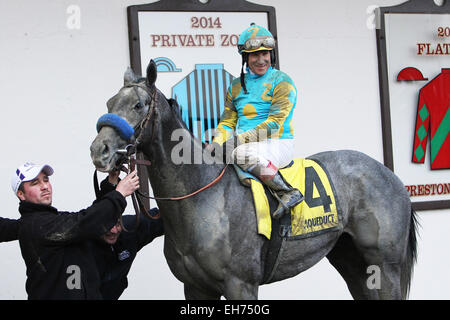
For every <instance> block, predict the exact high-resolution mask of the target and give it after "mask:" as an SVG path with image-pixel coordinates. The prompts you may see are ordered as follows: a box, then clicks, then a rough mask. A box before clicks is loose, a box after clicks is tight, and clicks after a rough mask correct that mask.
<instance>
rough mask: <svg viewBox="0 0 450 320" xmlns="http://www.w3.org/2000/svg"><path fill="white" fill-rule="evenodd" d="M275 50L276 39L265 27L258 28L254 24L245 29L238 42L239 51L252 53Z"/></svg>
mask: <svg viewBox="0 0 450 320" xmlns="http://www.w3.org/2000/svg"><path fill="white" fill-rule="evenodd" d="M274 48H275V39H274V37H273V35H272V33H270V31H269V30H267V29H266V28H264V27H261V26H258V25H256V24H254V23H252V24H251V25H250V27H248V28H247V29H245V30H244V31H243V32H242V33H241V35H240V36H239V40H238V51H239V53H240V54H242V53H243V52H246V53H250V52H255V51H261V50H270V51H271V50H273V49H274Z"/></svg>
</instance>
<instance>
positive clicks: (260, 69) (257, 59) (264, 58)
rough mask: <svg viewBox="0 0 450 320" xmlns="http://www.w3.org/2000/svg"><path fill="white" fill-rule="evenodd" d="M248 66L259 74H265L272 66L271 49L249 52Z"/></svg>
mask: <svg viewBox="0 0 450 320" xmlns="http://www.w3.org/2000/svg"><path fill="white" fill-rule="evenodd" d="M248 66H249V68H250V70H251V71H252V72H253V73H255V74H257V75H259V76H262V75H264V74H265V73H266V72H267V70H268V69H269V67H270V51H268V50H262V51H256V52H251V53H249V55H248Z"/></svg>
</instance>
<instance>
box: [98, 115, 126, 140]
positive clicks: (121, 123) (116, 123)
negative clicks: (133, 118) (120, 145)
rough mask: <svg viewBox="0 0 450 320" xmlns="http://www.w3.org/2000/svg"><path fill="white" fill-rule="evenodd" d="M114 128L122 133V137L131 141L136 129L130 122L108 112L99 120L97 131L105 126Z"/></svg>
mask: <svg viewBox="0 0 450 320" xmlns="http://www.w3.org/2000/svg"><path fill="white" fill-rule="evenodd" d="M104 126H108V127H112V128H114V129H115V130H116V131H117V132H118V133H119V135H120V137H121V138H122V139H124V140H126V141H129V140H130V139H131V137H132V136H133V135H134V129H133V128H132V127H131V126H130V125H129V124H128V122H127V121H126V120H125V119H123V118H121V117H119V116H118V115H117V114H114V113H107V114H104V115H103V116H101V117H100V118H99V119H98V121H97V132H100V130H101V129H102V128H103V127H104Z"/></svg>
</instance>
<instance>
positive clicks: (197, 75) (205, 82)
mask: <svg viewBox="0 0 450 320" xmlns="http://www.w3.org/2000/svg"><path fill="white" fill-rule="evenodd" d="M127 11H128V33H129V45H130V58H131V67H132V69H133V71H134V72H135V73H136V74H141V75H145V68H146V67H147V65H148V62H149V61H150V59H153V60H154V61H155V62H156V65H157V67H158V80H157V86H158V89H160V90H161V91H162V92H163V93H164V95H165V96H166V97H167V98H174V99H176V100H177V102H178V104H179V105H180V109H181V114H182V118H183V120H184V122H185V123H186V125H187V126H188V129H189V130H190V131H191V132H192V133H193V134H194V136H195V137H197V138H199V139H201V140H202V141H211V133H212V130H214V129H215V128H216V126H217V124H218V121H219V119H220V115H221V114H222V111H223V109H224V104H225V96H226V90H227V89H228V86H229V84H230V82H231V81H232V80H233V78H235V77H239V75H240V70H241V64H242V60H241V56H240V55H239V53H238V51H237V47H236V45H237V41H238V38H239V34H240V33H241V32H242V31H243V30H245V29H246V28H247V27H249V26H250V24H251V23H252V22H254V23H256V24H257V25H260V26H262V27H265V28H267V29H269V30H270V31H271V33H272V34H273V36H274V38H275V40H277V29H276V18H275V8H273V7H270V6H261V5H256V4H253V3H251V2H247V1H245V0H161V1H158V2H155V3H150V4H144V5H135V6H130V7H128V8H127ZM275 50H276V56H277V64H276V67H277V68H279V67H278V65H279V56H278V47H277V48H276V49H275ZM139 156H140V155H138V157H139ZM139 178H140V185H141V190H142V191H143V192H144V193H148V183H147V181H148V178H147V173H146V171H145V170H141V171H139ZM141 200H142V201H143V202H144V203H145V206H146V208H147V209H149V208H150V204H149V201H148V199H142V198H141Z"/></svg>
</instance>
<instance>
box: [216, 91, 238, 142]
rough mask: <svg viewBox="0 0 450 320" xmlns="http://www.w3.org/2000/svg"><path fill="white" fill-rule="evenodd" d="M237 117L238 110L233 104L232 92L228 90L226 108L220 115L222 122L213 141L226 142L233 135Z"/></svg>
mask: <svg viewBox="0 0 450 320" xmlns="http://www.w3.org/2000/svg"><path fill="white" fill-rule="evenodd" d="M237 119H238V115H237V111H236V108H235V106H234V105H233V102H232V97H231V94H230V92H228V94H227V98H226V101H225V108H224V111H223V113H222V115H221V116H220V122H219V124H218V125H217V128H216V132H215V136H214V139H213V142H216V143H218V144H219V145H222V144H224V142H225V141H227V140H228V139H229V138H230V137H231V136H232V135H233V131H234V129H235V128H236V124H237Z"/></svg>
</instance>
